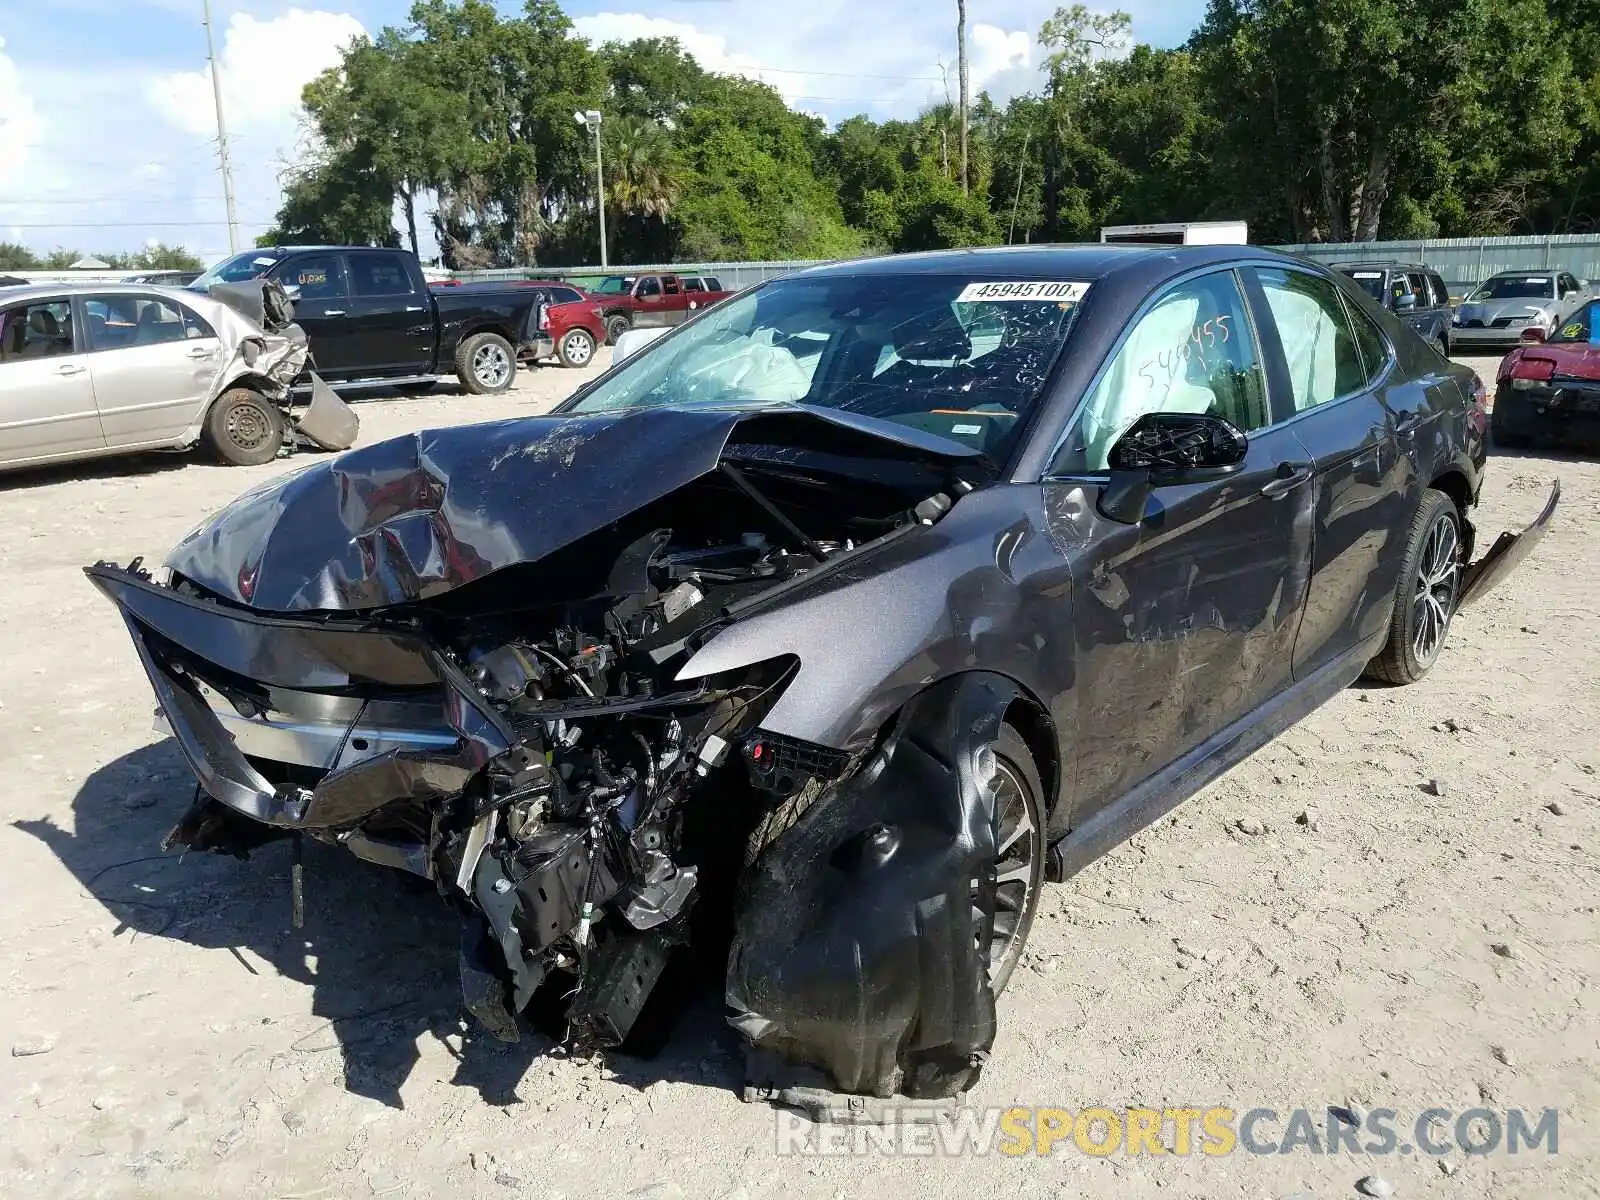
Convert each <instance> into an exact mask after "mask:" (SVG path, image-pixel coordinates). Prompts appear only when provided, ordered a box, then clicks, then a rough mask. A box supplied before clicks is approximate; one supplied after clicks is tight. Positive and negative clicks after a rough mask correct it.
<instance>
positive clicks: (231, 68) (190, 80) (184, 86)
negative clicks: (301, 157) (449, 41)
mask: <svg viewBox="0 0 1600 1200" xmlns="http://www.w3.org/2000/svg"><path fill="white" fill-rule="evenodd" d="M365 32H366V30H365V29H364V28H362V25H361V22H360V21H358V20H356V19H355V18H354V17H352V16H350V15H349V14H348V13H331V12H321V11H310V12H308V11H306V10H305V9H299V8H291V9H290V10H289V11H288V12H286V13H284V14H283V15H282V16H281V17H275V18H272V19H270V20H265V21H262V20H258V19H256V18H255V17H252V16H250V15H249V14H248V13H236V14H234V16H233V18H232V19H231V20H230V21H229V22H228V28H227V32H226V34H225V35H224V37H223V44H222V51H221V56H222V107H223V114H224V116H225V117H226V118H227V123H228V128H229V132H230V133H231V132H233V131H234V130H238V131H239V132H241V133H246V132H281V133H284V134H285V135H286V136H285V141H286V143H289V142H292V141H293V125H294V122H295V118H296V115H297V114H298V113H299V111H300V93H301V90H302V89H303V88H304V87H305V85H306V84H308V83H310V82H311V81H312V80H313V79H315V78H316V77H317V76H318V75H320V74H322V72H323V71H325V70H327V69H328V68H329V67H333V66H337V65H338V63H339V55H340V51H342V50H343V49H344V48H345V47H346V46H348V45H349V44H350V42H351V41H352V40H353V39H355V38H358V37H360V36H362V35H363V34H364V33H365ZM148 95H149V98H150V102H151V103H152V104H153V105H154V106H155V108H156V111H158V112H159V113H161V114H162V115H163V116H164V117H166V118H167V119H168V120H169V121H171V122H172V123H173V124H175V125H177V126H178V128H180V129H182V130H184V131H185V132H187V133H192V134H201V135H207V134H211V133H213V132H214V131H215V129H216V112H215V108H216V106H215V104H214V102H213V100H212V92H211V69H210V67H209V66H208V67H205V68H203V69H201V70H198V71H177V72H174V73H172V74H169V75H162V76H158V77H157V78H156V79H154V80H153V81H152V82H151V84H150V87H149V92H148Z"/></svg>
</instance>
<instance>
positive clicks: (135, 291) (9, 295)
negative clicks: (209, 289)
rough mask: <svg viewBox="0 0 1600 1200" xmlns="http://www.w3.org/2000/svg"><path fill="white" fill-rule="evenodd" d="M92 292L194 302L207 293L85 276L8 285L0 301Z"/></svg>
mask: <svg viewBox="0 0 1600 1200" xmlns="http://www.w3.org/2000/svg"><path fill="white" fill-rule="evenodd" d="M89 293H93V294H94V295H96V296H106V295H112V296H125V295H140V296H148V295H151V294H152V293H154V294H155V295H157V296H167V297H170V298H172V299H174V300H182V301H185V302H190V301H193V300H194V298H195V297H196V296H203V295H204V294H205V293H203V292H195V291H190V290H188V289H186V288H182V287H169V286H167V285H166V284H161V283H96V282H94V281H93V280H88V279H86V280H82V281H81V282H72V283H30V284H28V285H27V286H25V287H8V288H6V290H5V291H4V292H0V304H5V305H8V306H9V305H12V304H15V303H17V301H19V300H49V299H54V298H56V297H60V296H82V295H86V294H89Z"/></svg>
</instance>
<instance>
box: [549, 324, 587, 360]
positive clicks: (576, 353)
mask: <svg viewBox="0 0 1600 1200" xmlns="http://www.w3.org/2000/svg"><path fill="white" fill-rule="evenodd" d="M556 355H557V356H558V357H559V358H560V359H561V365H562V366H563V367H587V366H588V365H589V364H590V363H591V362H593V361H594V338H593V337H592V336H591V335H590V333H589V331H588V330H587V329H573V330H569V331H568V332H567V335H566V336H565V337H564V338H562V339H561V345H560V346H558V347H556Z"/></svg>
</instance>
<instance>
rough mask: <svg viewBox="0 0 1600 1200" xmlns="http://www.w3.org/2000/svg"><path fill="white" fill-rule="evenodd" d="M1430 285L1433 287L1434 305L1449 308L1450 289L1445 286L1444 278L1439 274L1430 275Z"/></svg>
mask: <svg viewBox="0 0 1600 1200" xmlns="http://www.w3.org/2000/svg"><path fill="white" fill-rule="evenodd" d="M1428 286H1429V287H1431V288H1432V289H1433V306H1434V307H1435V308H1449V307H1450V289H1449V288H1447V287H1445V285H1444V280H1442V279H1440V278H1439V277H1438V276H1437V275H1429V276H1428Z"/></svg>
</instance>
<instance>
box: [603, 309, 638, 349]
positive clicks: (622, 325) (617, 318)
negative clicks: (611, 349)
mask: <svg viewBox="0 0 1600 1200" xmlns="http://www.w3.org/2000/svg"><path fill="white" fill-rule="evenodd" d="M632 328H633V318H632V317H630V316H628V315H627V314H626V313H612V314H611V315H610V316H609V317H607V318H606V345H608V346H615V345H616V344H617V339H618V338H619V337H621V336H622V335H623V334H625V333H627V332H628V330H630V329H632Z"/></svg>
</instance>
